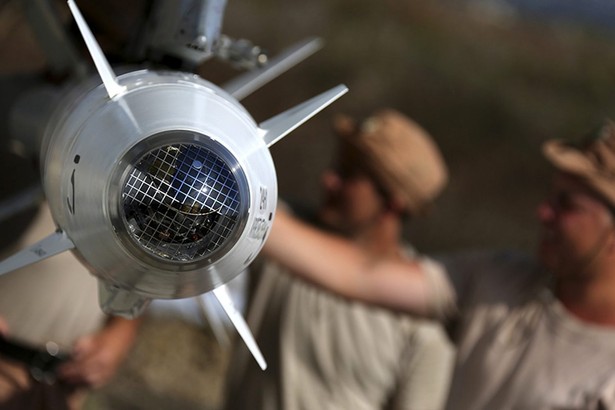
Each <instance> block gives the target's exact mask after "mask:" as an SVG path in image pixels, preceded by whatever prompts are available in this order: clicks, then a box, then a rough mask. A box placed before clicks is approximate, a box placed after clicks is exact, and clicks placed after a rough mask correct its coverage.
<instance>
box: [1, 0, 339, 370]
mask: <svg viewBox="0 0 615 410" xmlns="http://www.w3.org/2000/svg"><path fill="white" fill-rule="evenodd" d="M68 4H69V6H70V8H71V11H72V12H73V16H74V17H75V20H76V22H77V24H78V26H79V28H80V30H81V32H82V35H83V37H84V40H85V42H86V44H87V46H88V49H89V51H90V54H91V55H92V58H93V60H94V63H95V65H96V68H97V70H98V74H99V76H100V78H101V79H102V84H100V82H99V81H90V82H85V83H82V84H80V85H79V86H77V87H76V88H74V89H73V90H72V92H70V93H69V94H68V95H67V96H65V97H64V99H63V100H62V101H61V102H60V103H59V104H58V106H57V108H56V110H55V113H54V114H53V115H52V118H51V120H50V121H49V123H48V126H47V128H46V131H45V134H44V137H43V139H42V143H41V152H40V163H41V170H42V180H43V187H44V192H45V195H46V197H47V200H48V203H49V206H50V209H51V212H52V215H53V218H54V220H55V222H56V224H57V226H58V231H56V232H55V233H53V234H51V235H50V236H49V237H47V238H45V239H44V240H42V241H41V242H39V243H37V244H35V245H33V246H31V247H30V248H28V249H24V250H22V251H21V252H19V253H17V254H16V255H14V256H13V257H11V258H9V259H7V260H5V261H3V262H1V263H0V275H1V274H4V273H7V272H10V271H12V270H15V269H17V268H19V267H22V266H25V265H28V264H31V263H34V262H37V261H39V260H42V259H44V258H46V257H50V256H52V255H54V254H57V253H59V252H62V251H66V250H72V251H73V252H74V253H75V254H76V255H77V256H78V257H79V259H80V260H81V261H82V262H83V263H84V264H85V265H86V266H87V267H88V268H89V270H90V271H91V272H92V274H94V275H95V276H96V277H97V278H98V279H99V286H100V301H99V302H100V305H101V308H102V309H103V310H104V311H105V312H107V313H109V314H114V315H122V316H126V317H135V316H137V315H138V314H139V313H141V311H142V310H143V309H144V307H145V306H147V304H148V302H149V301H150V300H151V299H154V298H160V299H176V298H185V297H191V296H197V295H200V294H203V293H205V292H209V291H212V290H216V292H214V293H215V294H216V297H217V298H218V300H219V301H220V302H221V303H223V305H224V308H225V311H226V312H227V313H229V316H230V317H231V319H232V320H233V323H235V324H236V325H237V327H238V331H239V332H240V334H242V337H244V340H246V341H247V343H248V344H249V347H250V345H252V346H251V349H252V350H253V352H255V356H256V357H257V360H259V363H261V366H263V367H264V359H262V356H260V358H259V355H260V352H258V348H257V347H256V348H255V347H254V346H255V344H254V343H253V340H251V335H250V334H249V330H248V329H247V326H245V322H242V319H241V318H240V316H239V317H237V316H238V315H236V314H235V313H236V311H234V310H233V309H234V308H233V307H232V306H231V305H229V302H228V301H227V299H228V297H226V296H225V291H226V290H225V288H224V286H223V285H224V284H225V283H226V282H228V281H229V280H231V279H232V278H233V277H235V276H236V275H237V274H238V273H239V272H241V271H243V270H244V269H245V268H246V267H247V266H248V265H249V264H250V263H251V262H252V261H253V259H254V258H255V257H256V255H257V254H258V252H259V251H260V250H261V248H262V246H263V243H264V241H265V240H266V238H267V235H268V232H269V229H270V227H271V224H272V221H273V218H274V214H275V208H276V201H277V182H276V176H275V168H274V164H273V161H272V158H271V155H270V153H269V149H268V148H269V147H270V146H271V145H272V144H274V143H275V142H276V141H278V140H279V139H281V138H282V137H284V136H285V135H287V134H288V133H289V132H291V131H292V130H294V129H295V128H297V127H298V126H299V125H301V124H302V123H303V122H305V121H307V120H308V119H309V118H311V117H312V116H313V115H315V114H316V113H317V112H319V111H320V110H322V109H323V108H325V107H326V106H327V105H329V104H330V103H331V102H333V101H334V100H336V99H337V98H339V97H340V96H341V95H343V94H344V93H345V92H346V91H347V88H346V87H345V86H342V85H340V86H337V87H335V88H333V89H331V90H329V91H328V92H325V93H323V94H321V95H319V96H317V97H314V98H313V99H311V100H309V101H306V102H304V103H302V104H300V105H299V106H297V107H294V108H292V109H290V110H288V111H286V112H284V113H282V114H279V115H277V116H275V117H273V118H271V119H269V120H267V121H264V122H262V123H261V124H257V123H256V122H255V121H254V119H253V118H252V117H251V115H250V114H249V113H248V112H247V110H246V109H245V108H244V107H243V106H242V105H241V104H240V103H239V102H238V100H237V99H236V98H235V97H234V96H233V95H231V94H229V93H228V92H226V91H224V90H223V89H222V88H220V87H218V86H216V85H214V84H212V83H210V82H208V81H206V80H204V79H202V78H201V77H199V76H197V75H195V74H189V73H182V72H176V71H151V70H139V71H133V72H129V73H127V74H124V75H121V76H119V77H116V75H115V73H114V72H113V70H112V69H111V67H110V66H109V64H108V62H107V61H106V59H105V56H104V55H103V53H102V52H101V51H100V48H99V47H98V44H97V43H96V41H95V39H94V37H93V36H92V33H91V32H90V31H89V28H88V27H87V25H86V24H85V21H84V20H83V18H82V16H81V14H80V13H79V10H78V9H77V7H76V5H75V4H74V2H73V1H72V0H69V1H68ZM240 88H241V87H240V86H238V85H237V83H233V85H232V87H231V90H235V89H240ZM41 274H44V273H41Z"/></svg>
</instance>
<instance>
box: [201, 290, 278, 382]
mask: <svg viewBox="0 0 615 410" xmlns="http://www.w3.org/2000/svg"><path fill="white" fill-rule="evenodd" d="M213 293H214V295H215V296H216V298H217V299H218V302H220V305H221V306H222V308H223V309H224V311H225V312H226V314H227V315H228V317H229V319H230V320H231V322H232V323H233V325H234V326H235V329H237V333H239V336H241V338H242V339H243V341H244V343H245V344H246V346H247V347H248V350H250V353H252V356H254V359H255V360H256V362H257V363H258V365H259V366H260V368H261V369H262V370H265V369H266V368H267V362H266V361H265V358H264V357H263V354H262V353H261V350H260V349H259V347H258V345H257V344H256V340H254V336H252V332H251V331H250V328H249V327H248V324H247V323H246V321H245V319H244V318H243V316H242V315H241V313H239V312H238V311H237V309H235V305H234V304H233V300H232V299H231V295H230V294H229V292H228V289H227V288H226V285H221V286H218V287H217V288H215V289H214V290H213Z"/></svg>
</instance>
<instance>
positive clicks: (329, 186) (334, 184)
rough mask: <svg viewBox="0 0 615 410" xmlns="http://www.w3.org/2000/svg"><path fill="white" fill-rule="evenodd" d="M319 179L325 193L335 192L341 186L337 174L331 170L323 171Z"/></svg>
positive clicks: (340, 180)
mask: <svg viewBox="0 0 615 410" xmlns="http://www.w3.org/2000/svg"><path fill="white" fill-rule="evenodd" d="M320 179H321V183H322V186H323V187H324V188H325V189H326V190H327V191H333V192H335V191H338V190H339V189H340V187H341V186H342V179H341V178H340V176H339V175H338V174H337V172H335V171H332V170H326V171H324V172H323V173H322V176H321V178H320Z"/></svg>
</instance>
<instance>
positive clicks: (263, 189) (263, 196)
mask: <svg viewBox="0 0 615 410" xmlns="http://www.w3.org/2000/svg"><path fill="white" fill-rule="evenodd" d="M260 197H261V199H260V201H259V205H258V210H259V211H261V212H263V211H264V210H265V209H267V188H266V187H264V186H262V187H261V188H260Z"/></svg>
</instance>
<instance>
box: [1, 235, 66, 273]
mask: <svg viewBox="0 0 615 410" xmlns="http://www.w3.org/2000/svg"><path fill="white" fill-rule="evenodd" d="M74 247H75V245H74V244H73V242H72V241H71V240H70V239H69V238H68V236H67V235H66V234H65V233H64V232H62V231H56V232H54V233H52V234H51V235H49V236H48V237H46V238H44V239H42V240H40V241H39V242H37V243H35V244H34V245H32V246H30V247H28V248H24V249H22V250H21V251H19V252H17V253H16V254H14V255H13V256H10V257H9V258H7V259H5V260H3V261H2V262H0V275H4V274H5V273H9V272H12V271H14V270H16V269H19V268H23V267H24V266H28V265H31V264H33V263H36V262H39V261H42V260H43V259H47V258H49V257H51V256H54V255H57V254H58V253H62V252H64V251H67V250H69V249H73V248H74Z"/></svg>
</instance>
